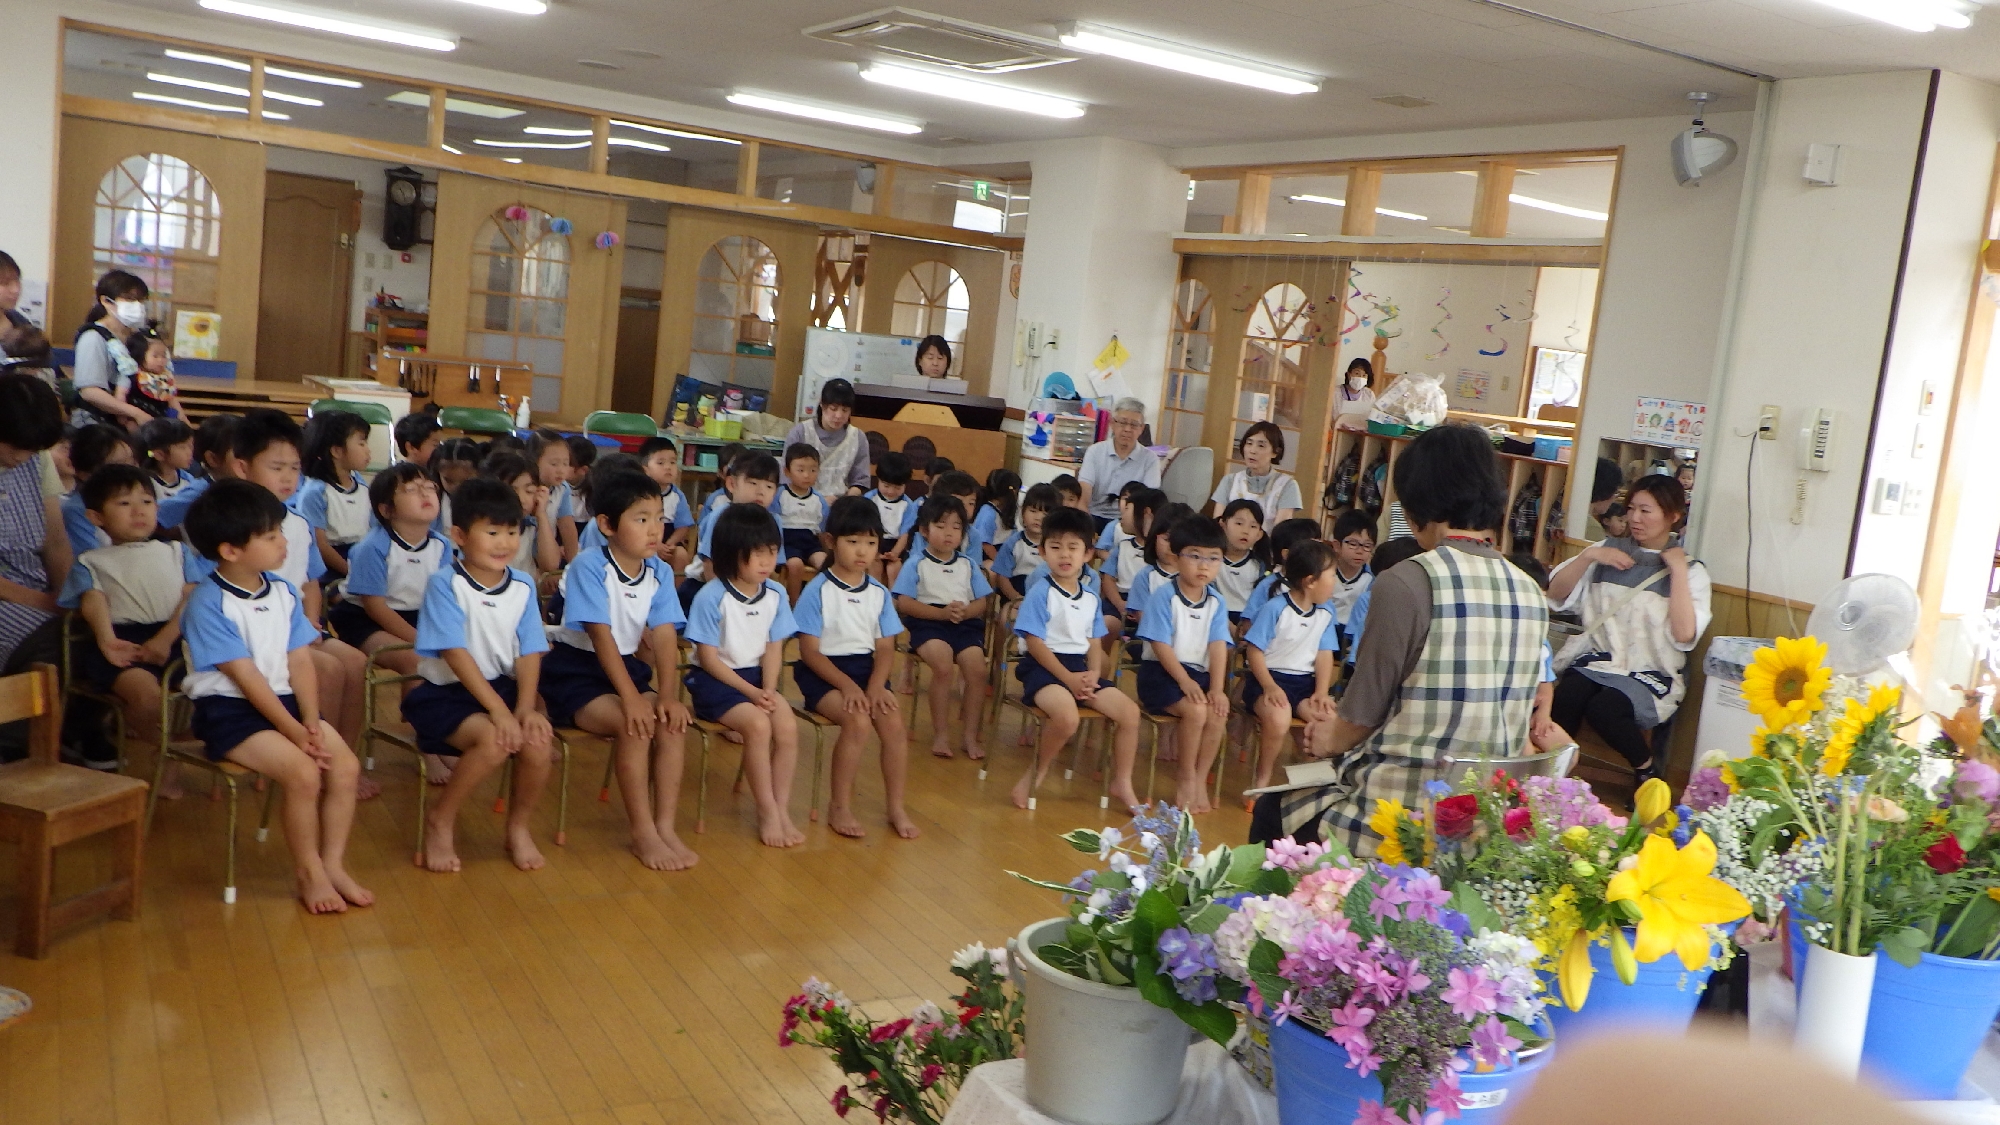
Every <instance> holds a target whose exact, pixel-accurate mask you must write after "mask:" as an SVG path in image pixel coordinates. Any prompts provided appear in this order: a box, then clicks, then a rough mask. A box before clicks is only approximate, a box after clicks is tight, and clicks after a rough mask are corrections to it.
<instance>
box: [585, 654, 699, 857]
mask: <svg viewBox="0 0 2000 1125" xmlns="http://www.w3.org/2000/svg"><path fill="white" fill-rule="evenodd" d="M649 694H650V693H649ZM574 721H575V723H576V725H577V729H579V730H584V731H588V732H590V733H591V734H595V735H599V736H602V737H604V738H608V739H610V740H611V755H612V762H613V763H614V770H615V772H616V773H617V774H618V796H619V799H620V800H621V801H623V802H624V804H625V820H626V822H627V823H628V824H630V825H631V830H632V844H631V848H632V854H633V855H635V856H638V857H639V862H640V863H643V864H645V865H646V866H647V867H650V868H652V869H653V870H654V871H676V870H679V869H680V868H682V867H685V866H686V864H684V863H681V862H680V856H679V854H678V853H677V852H675V851H674V849H673V848H672V847H670V846H669V845H668V844H667V842H666V841H665V840H662V839H660V829H659V825H658V823H657V822H656V821H655V820H654V819H653V802H652V793H651V786H650V784H649V782H650V780H651V779H650V778H649V777H648V776H647V766H648V765H649V763H648V762H647V750H648V749H649V748H650V744H649V743H648V741H647V740H646V739H645V738H642V737H640V736H637V735H634V734H631V733H630V732H628V731H627V730H626V729H625V709H624V707H622V706H620V705H619V702H618V697H617V696H615V695H600V696H598V697H597V698H596V699H593V700H591V701H590V702H589V703H586V704H584V705H583V707H582V708H581V709H580V710H578V711H577V713H576V718H575V720H574Z"/></svg>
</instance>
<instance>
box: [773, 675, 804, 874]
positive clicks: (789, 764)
mask: <svg viewBox="0 0 2000 1125" xmlns="http://www.w3.org/2000/svg"><path fill="white" fill-rule="evenodd" d="M798 772H799V721H798V719H797V718H795V717H793V715H792V709H791V706H790V705H789V704H787V703H785V702H784V701H782V700H780V701H779V703H778V713H777V714H775V715H772V716H771V799H772V801H773V802H774V803H775V804H776V806H777V809H778V819H779V821H780V822H781V823H782V824H783V825H784V828H785V840H786V844H785V846H786V847H797V846H798V845H800V844H803V843H805V842H806V834H805V833H804V832H801V831H799V826H798V825H796V824H794V823H792V779H793V778H794V777H795V776H796V775H797V774H798Z"/></svg>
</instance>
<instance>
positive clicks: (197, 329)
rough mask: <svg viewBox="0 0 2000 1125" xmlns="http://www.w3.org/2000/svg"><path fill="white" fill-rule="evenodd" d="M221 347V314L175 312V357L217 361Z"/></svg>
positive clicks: (188, 310) (181, 310)
mask: <svg viewBox="0 0 2000 1125" xmlns="http://www.w3.org/2000/svg"><path fill="white" fill-rule="evenodd" d="M221 347H222V314H221V313H214V312H199V311H195V310H191V309H177V310H175V312H174V355H176V356H178V357H179V358H181V359H217V358H220V356H219V350H220V349H221Z"/></svg>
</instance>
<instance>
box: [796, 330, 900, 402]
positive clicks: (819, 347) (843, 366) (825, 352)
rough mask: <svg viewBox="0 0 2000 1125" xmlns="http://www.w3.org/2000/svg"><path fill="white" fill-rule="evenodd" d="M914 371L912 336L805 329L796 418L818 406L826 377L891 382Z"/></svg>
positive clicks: (864, 381)
mask: <svg viewBox="0 0 2000 1125" xmlns="http://www.w3.org/2000/svg"><path fill="white" fill-rule="evenodd" d="M916 373H917V338H916V337H915V336H876V335H871V334H869V333H866V332H841V331H838V330H836V329H832V328H808V329H806V361H805V363H803V364H801V365H800V369H799V397H798V417H797V419H796V420H797V421H804V420H805V419H806V418H808V417H810V416H811V415H812V411H813V408H815V407H817V406H818V405H819V389H820V387H821V385H822V384H824V383H825V382H826V381H827V380H828V379H846V380H847V381H848V382H850V383H882V384H892V383H894V382H895V381H896V380H897V379H909V378H911V377H913V376H915V375H916Z"/></svg>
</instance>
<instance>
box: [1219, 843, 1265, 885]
mask: <svg viewBox="0 0 2000 1125" xmlns="http://www.w3.org/2000/svg"><path fill="white" fill-rule="evenodd" d="M1264 854H1265V853H1264V845H1262V844H1244V845H1242V846H1240V847H1237V848H1232V849H1231V850H1230V852H1229V875H1228V880H1229V883H1230V885H1231V886H1235V887H1247V886H1249V885H1250V884H1251V883H1252V882H1254V881H1255V880H1256V878H1257V875H1258V873H1259V872H1261V871H1263V869H1264Z"/></svg>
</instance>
